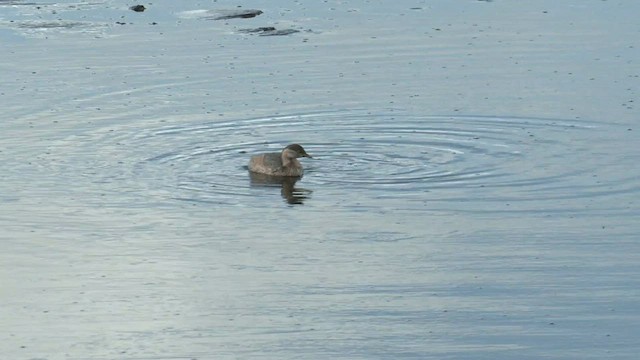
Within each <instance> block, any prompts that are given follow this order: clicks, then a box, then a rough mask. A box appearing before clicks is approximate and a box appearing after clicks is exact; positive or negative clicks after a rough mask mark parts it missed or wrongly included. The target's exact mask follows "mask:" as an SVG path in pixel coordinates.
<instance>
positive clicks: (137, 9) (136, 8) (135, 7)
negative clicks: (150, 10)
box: [129, 5, 147, 12]
mask: <svg viewBox="0 0 640 360" xmlns="http://www.w3.org/2000/svg"><path fill="white" fill-rule="evenodd" d="M129 9H131V10H133V11H135V12H143V11H145V10H146V9H147V8H146V7H144V5H133V6H132V7H130V8H129Z"/></svg>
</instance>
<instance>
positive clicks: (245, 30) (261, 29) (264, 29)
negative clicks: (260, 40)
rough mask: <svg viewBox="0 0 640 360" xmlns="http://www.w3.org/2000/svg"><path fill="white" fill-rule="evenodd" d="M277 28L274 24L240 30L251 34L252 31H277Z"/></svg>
mask: <svg viewBox="0 0 640 360" xmlns="http://www.w3.org/2000/svg"><path fill="white" fill-rule="evenodd" d="M275 30H276V28H274V27H273V26H263V27H257V28H253V29H240V30H238V31H239V32H242V33H247V34H251V33H258V32H265V31H275Z"/></svg>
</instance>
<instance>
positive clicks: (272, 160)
mask: <svg viewBox="0 0 640 360" xmlns="http://www.w3.org/2000/svg"><path fill="white" fill-rule="evenodd" d="M300 157H308V158H311V155H309V154H307V152H306V151H305V150H304V148H303V147H302V146H300V145H298V144H291V145H287V147H285V148H284V149H282V152H279V153H276V152H274V153H265V154H259V155H253V156H252V157H251V160H249V171H251V172H255V173H260V174H265V175H270V176H302V173H303V170H302V164H300V162H299V161H298V158H300Z"/></svg>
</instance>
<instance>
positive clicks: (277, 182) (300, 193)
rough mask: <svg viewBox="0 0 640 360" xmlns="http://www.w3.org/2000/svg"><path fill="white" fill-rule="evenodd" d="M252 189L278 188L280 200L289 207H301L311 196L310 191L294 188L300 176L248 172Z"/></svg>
mask: <svg viewBox="0 0 640 360" xmlns="http://www.w3.org/2000/svg"><path fill="white" fill-rule="evenodd" d="M249 177H250V179H251V186H252V187H280V188H281V189H280V194H281V195H282V198H283V199H284V200H285V201H286V202H287V203H288V204H291V205H302V204H303V203H304V201H305V200H306V199H308V198H309V197H310V195H311V192H312V191H311V190H308V189H303V188H296V187H295V185H296V182H298V180H300V179H302V176H270V175H265V174H258V173H254V172H251V171H249Z"/></svg>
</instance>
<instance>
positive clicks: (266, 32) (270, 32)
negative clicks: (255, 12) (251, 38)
mask: <svg viewBox="0 0 640 360" xmlns="http://www.w3.org/2000/svg"><path fill="white" fill-rule="evenodd" d="M238 32H241V33H245V34H258V35H260V36H284V35H290V34H295V33H297V32H300V30H296V29H281V30H278V29H276V28H275V27H273V26H263V27H257V28H252V29H240V30H238Z"/></svg>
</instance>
